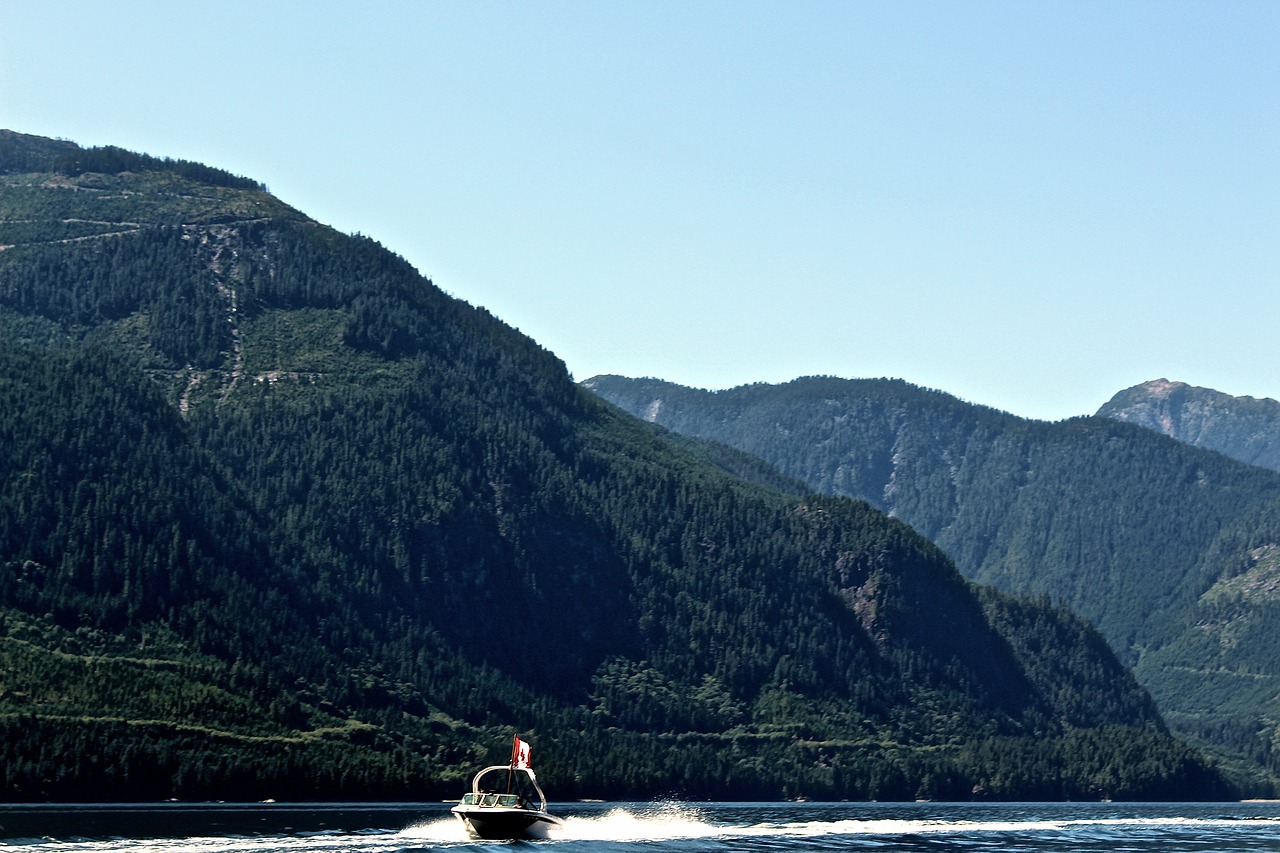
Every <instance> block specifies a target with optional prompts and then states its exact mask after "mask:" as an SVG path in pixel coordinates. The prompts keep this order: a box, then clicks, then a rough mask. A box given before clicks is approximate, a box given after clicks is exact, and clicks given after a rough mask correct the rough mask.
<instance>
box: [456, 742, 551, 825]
mask: <svg viewBox="0 0 1280 853" xmlns="http://www.w3.org/2000/svg"><path fill="white" fill-rule="evenodd" d="M529 752H530V749H529V744H528V743H526V742H525V741H522V740H521V739H520V738H519V737H516V738H515V742H514V743H512V745H511V761H510V762H509V763H507V764H495V765H493V766H490V767H486V768H484V769H483V770H481V771H480V772H479V773H477V774H476V775H475V776H474V777H473V778H472V779H471V790H470V791H468V792H467V793H465V794H463V795H462V799H461V800H460V801H459V802H458V804H457V805H456V806H454V807H453V808H452V809H450V811H452V812H453V813H454V814H456V815H457V816H458V819H459V820H461V821H462V825H463V826H465V827H466V830H467V834H468V835H470V836H471V837H472V838H483V839H518V838H546V837H547V834H548V830H550V829H552V828H554V827H558V826H560V825H561V824H562V823H563V821H562V820H561V819H560V818H558V817H556V816H555V815H553V814H551V813H549V812H548V811H547V797H546V794H544V793H542V788H541V786H539V785H538V777H537V776H535V775H534V773H533V768H532V767H531V766H530V764H529Z"/></svg>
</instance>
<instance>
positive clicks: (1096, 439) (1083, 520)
mask: <svg viewBox="0 0 1280 853" xmlns="http://www.w3.org/2000/svg"><path fill="white" fill-rule="evenodd" d="M582 384H583V386H584V387H586V388H589V389H591V390H592V391H594V392H595V393H597V394H600V395H601V396H602V397H604V398H605V399H606V400H609V401H610V402H613V403H615V404H616V405H619V406H621V407H622V408H623V409H625V410H626V411H629V412H631V413H633V414H635V415H637V416H639V417H643V418H647V419H648V420H650V421H652V422H654V423H657V424H659V425H662V426H665V427H667V428H669V429H672V430H675V431H677V432H680V433H683V434H687V435H693V436H698V437H702V438H708V439H713V440H716V441H723V442H725V443H727V444H731V445H733V446H735V447H738V448H740V449H742V450H745V451H747V452H749V453H754V454H757V455H759V456H760V457H762V458H764V459H765V460H767V461H769V462H771V463H773V464H774V465H775V466H777V467H778V468H779V469H780V470H781V471H782V472H783V473H785V474H788V475H790V476H793V477H796V478H798V479H800V480H801V481H803V482H804V483H806V484H807V485H808V486H809V487H810V488H812V489H814V490H815V491H818V492H821V493H826V494H837V495H845V496H849V497H859V498H862V499H863V500H867V501H869V502H871V503H872V504H873V505H875V506H877V507H879V508H880V509H882V510H884V511H885V512H887V513H889V514H891V515H892V516H894V517H896V518H900V519H902V520H903V521H905V522H907V523H909V524H911V525H912V526H913V527H914V528H915V529H916V530H918V531H920V532H921V533H922V534H924V535H925V536H926V537H928V538H929V539H930V540H932V541H934V542H936V543H937V544H938V545H939V546H940V547H942V548H943V550H945V551H946V552H947V553H948V554H949V555H950V556H951V557H952V558H953V559H954V560H955V561H956V563H957V565H958V567H959V568H960V569H961V571H962V572H963V573H964V574H965V575H966V576H967V577H970V578H972V579H974V580H977V581H979V582H982V583H988V584H992V585H994V586H996V587H998V588H1000V589H1003V590H1006V591H1009V592H1016V593H1022V594H1034V595H1047V596H1049V597H1050V598H1051V599H1052V600H1053V601H1055V602H1061V603H1063V604H1065V605H1066V606H1068V607H1070V608H1071V609H1072V610H1074V611H1076V612H1078V613H1080V614H1082V615H1083V616H1085V617H1086V618H1088V619H1089V620H1090V621H1091V622H1092V623H1093V624H1094V625H1096V626H1098V627H1099V628H1100V629H1101V631H1102V632H1103V634H1104V635H1105V636H1106V637H1107V638H1108V640H1109V641H1110V642H1111V643H1112V644H1113V646H1114V647H1115V648H1116V649H1117V651H1118V653H1119V654H1120V655H1121V656H1122V658H1123V659H1124V660H1125V661H1127V662H1130V663H1132V664H1133V665H1134V666H1135V672H1136V673H1137V674H1138V676H1139V678H1140V680H1141V681H1142V682H1143V683H1144V685H1146V686H1147V687H1148V688H1149V689H1150V690H1151V691H1152V693H1153V694H1154V695H1155V697H1156V699H1157V701H1158V702H1159V704H1160V707H1161V709H1162V711H1163V713H1164V714H1165V717H1166V719H1168V720H1169V722H1170V725H1171V726H1173V727H1174V729H1175V730H1176V731H1180V732H1183V733H1185V734H1188V735H1192V736H1195V737H1199V738H1203V739H1204V740H1205V741H1206V742H1210V743H1213V744H1215V745H1216V748H1218V749H1221V750H1222V751H1223V752H1224V753H1229V754H1231V755H1234V756H1235V757H1236V758H1237V759H1238V760H1239V761H1241V762H1243V763H1245V764H1249V765H1255V766H1256V765H1261V766H1262V767H1265V768H1267V770H1266V772H1267V773H1268V774H1272V777H1273V778H1274V774H1275V773H1277V771H1280V753H1277V751H1276V749H1275V747H1274V744H1275V743H1276V742H1277V740H1276V738H1277V736H1280V727H1278V726H1280V723H1278V722H1277V721H1280V699H1277V697H1278V696H1280V644H1278V643H1277V640H1276V638H1277V637H1280V597H1278V596H1277V595H1276V594H1275V593H1274V589H1275V585H1274V584H1273V583H1272V582H1271V580H1270V579H1271V577H1272V574H1273V573H1274V570H1275V560H1274V557H1273V553H1274V551H1275V549H1276V546H1277V543H1280V475H1277V474H1276V473H1275V472H1271V471H1268V470H1265V469H1262V468H1258V467H1255V466H1252V465H1246V464H1243V463H1240V462H1237V461H1234V460H1231V459H1229V458H1227V457H1225V456H1223V455H1220V454H1218V453H1213V452H1209V451H1206V450H1202V449H1200V448H1195V447H1191V446H1188V445H1185V444H1182V443H1180V442H1177V441H1175V440H1173V439H1171V438H1168V437H1166V436H1163V435H1157V434H1155V433H1153V432H1151V431H1150V430H1148V429H1145V428H1141V427H1138V426H1135V425H1132V424H1126V423H1121V422H1118V421H1115V420H1110V419H1107V418H1076V419H1072V420H1068V421H1063V422H1060V423H1046V422H1041V421H1029V420H1024V419H1022V418H1018V417H1015V416H1013V415H1010V414H1007V413H1004V412H999V411H996V410H994V409H988V408H984V407H981V406H974V405H971V404H968V403H964V402H962V401H960V400H958V399H957V398H955V397H952V396H950V395H948V394H945V393H942V392H938V391H929V390H925V389H922V388H918V387H915V386H912V385H910V384H908V383H906V382H902V381H900V380H883V379H880V380H875V379H867V380H845V379H835V378H830V377H810V378H805V379H798V380H795V381H793V382H789V383H784V384H781V385H767V384H756V385H746V386H742V387H739V388H732V389H728V390H724V391H715V392H712V391H703V390H698V389H691V388H686V387H682V386H679V385H675V384H673V383H668V382H663V381H661V380H655V379H629V378H625V377H617V376H598V377H593V378H590V379H587V380H585V381H583V383H582Z"/></svg>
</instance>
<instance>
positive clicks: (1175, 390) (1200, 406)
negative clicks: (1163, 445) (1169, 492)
mask: <svg viewBox="0 0 1280 853" xmlns="http://www.w3.org/2000/svg"><path fill="white" fill-rule="evenodd" d="M1098 415H1099V416H1101V417H1106V418H1112V419H1113V420H1118V421H1127V422H1128V423H1133V424H1137V425H1138V426H1143V427H1146V428H1147V429H1152V430H1155V431H1157V432H1162V433H1164V434H1165V435H1167V436H1170V437H1172V438H1176V439H1177V440H1178V441H1181V442H1184V443H1186V444H1193V445H1195V446H1197V447H1204V448H1207V449H1209V450H1216V451H1218V452H1219V453H1224V454H1226V455H1227V456H1230V457H1231V458H1233V459H1238V460H1239V461H1241V462H1248V463H1249V464H1250V465H1258V466H1261V467H1263V468H1270V469H1271V470H1273V471H1280V402H1277V401H1275V400H1270V399H1258V398H1255V397H1232V396H1231V395H1229V394H1223V393H1222V392H1220V391H1214V390H1213V389H1211V388H1197V387H1195V386H1192V385H1188V384H1187V383H1185V382H1170V381H1169V380H1168V379H1153V380H1151V381H1150V382H1144V383H1142V384H1141V385H1135V386H1134V387H1132V388H1127V389H1125V390H1124V391H1121V392H1120V393H1118V394H1116V395H1115V396H1114V397H1112V398H1111V400H1110V401H1108V402H1107V403H1106V404H1105V405H1104V406H1103V407H1102V408H1100V409H1099V410H1098Z"/></svg>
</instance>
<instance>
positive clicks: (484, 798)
mask: <svg viewBox="0 0 1280 853" xmlns="http://www.w3.org/2000/svg"><path fill="white" fill-rule="evenodd" d="M462 804H463V805H464V806H496V807H501V808H507V809H527V808H529V804H528V803H527V802H525V799H524V797H521V796H520V795H519V794H483V793H482V794H463V795H462Z"/></svg>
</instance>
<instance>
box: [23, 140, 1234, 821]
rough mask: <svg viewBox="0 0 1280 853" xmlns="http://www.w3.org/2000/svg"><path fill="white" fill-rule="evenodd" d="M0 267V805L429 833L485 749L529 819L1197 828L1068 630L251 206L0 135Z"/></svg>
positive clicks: (907, 533)
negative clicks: (681, 807)
mask: <svg viewBox="0 0 1280 853" xmlns="http://www.w3.org/2000/svg"><path fill="white" fill-rule="evenodd" d="M69 146H70V147H69ZM0 246H4V247H5V248H4V249H3V250H2V251H0V798H3V799H9V800H24V799H51V800H102V799H129V800H138V799H151V800H159V799H166V798H169V797H179V798H184V799H238V800H243V799H263V798H267V797H272V798H277V799H294V800H298V799H339V798H340V799H371V798H376V799H412V800H424V799H439V798H442V797H449V796H457V795H458V793H459V792H460V790H461V787H462V784H463V782H464V780H465V779H466V778H468V776H469V775H470V773H471V772H473V771H474V769H475V768H476V766H477V765H482V764H485V763H494V762H493V759H497V760H499V761H501V760H503V759H504V758H505V751H504V750H505V747H506V745H507V744H509V743H510V737H511V734H512V732H513V731H515V730H518V731H520V732H521V733H522V734H524V735H525V736H527V737H528V738H529V739H530V740H531V741H533V742H535V743H536V744H537V750H538V751H537V753H536V755H537V756H539V757H538V759H537V761H538V766H539V776H540V778H541V779H542V780H543V782H544V784H545V785H546V787H547V788H548V790H554V791H555V796H556V797H557V799H560V798H563V799H572V798H577V797H602V798H614V799H618V798H634V797H648V796H653V795H655V794H658V793H667V794H669V793H672V792H679V793H681V794H684V795H686V796H695V797H716V798H734V799H778V798H783V797H802V796H803V797H811V798H825V799H838V798H877V799H913V798H918V797H939V798H950V799H954V798H970V797H974V796H983V797H992V798H1003V799H1009V798H1022V799H1030V798H1039V799H1061V798H1071V799H1081V798H1094V799H1096V798H1099V797H1104V796H1111V797H1126V798H1146V799H1151V798H1156V799H1174V798H1187V797H1191V798H1205V797H1221V796H1224V795H1226V794H1228V793H1229V790H1228V788H1227V787H1226V785H1225V784H1224V782H1223V779H1222V777H1221V775H1220V774H1219V772H1218V771H1217V770H1216V769H1215V768H1213V767H1212V766H1210V765H1209V764H1208V763H1207V762H1206V760H1205V759H1204V757H1203V756H1202V755H1201V754H1200V753H1199V752H1198V751H1197V750H1196V749H1194V748H1191V747H1189V746H1187V745H1186V744H1185V743H1182V742H1180V741H1178V740H1177V739H1175V738H1173V737H1171V736H1170V735H1169V733H1168V731H1167V729H1166V726H1165V724H1164V721H1163V720H1162V719H1161V717H1160V714H1159V712H1158V711H1157V709H1156V707H1155V704H1154V702H1153V701H1152V699H1151V696H1150V695H1149V694H1148V693H1147V692H1146V691H1145V690H1143V689H1142V688H1141V687H1140V686H1139V685H1138V684H1137V682H1136V680H1135V679H1134V677H1133V675H1132V674H1131V673H1130V672H1128V671H1127V670H1126V669H1125V668H1124V667H1123V666H1122V665H1121V663H1120V662H1119V661H1118V660H1117V659H1116V657H1115V655H1114V654H1112V652H1111V651H1110V649H1109V648H1107V646H1106V644H1105V643H1104V642H1103V641H1102V639H1101V638H1100V636H1099V635H1098V634H1097V632H1096V631H1095V630H1094V629H1092V628H1091V627H1089V626H1088V625H1087V624H1085V623H1084V622H1083V621H1082V620H1080V619H1079V618H1078V617H1076V616H1074V615H1073V614H1071V613H1068V612H1066V611H1065V610H1063V609H1062V608H1059V607H1054V606H1052V605H1050V604H1049V603H1048V602H1045V601H1039V600H1032V599H1020V598H1013V597H1010V596H1006V595H1003V594H1000V593H997V592H996V591H994V590H992V589H987V588H981V587H977V586H975V585H973V584H970V583H968V582H966V581H965V580H964V579H963V578H962V577H961V576H960V575H959V574H958V573H957V571H956V569H955V566H954V565H953V564H952V562H951V561H950V560H949V559H948V558H947V557H946V556H945V555H944V554H943V553H942V552H941V551H940V550H939V549H938V548H937V547H935V546H934V545H933V544H931V543H929V542H927V541H926V540H924V539H923V538H922V537H920V536H919V535H918V534H917V533H915V532H914V531H912V530H911V529H910V528H909V527H907V526H906V525H905V524H903V523H901V522H899V521H895V520H893V519H890V518H887V517H886V516H885V515H884V514H883V513H881V512H879V511H878V510H876V509H874V508H873V507H871V506H870V505H868V504H867V503H865V502H862V501H855V500H848V499H844V498H838V497H824V496H817V495H812V494H796V491H798V489H797V488H795V486H794V480H793V479H791V478H788V477H787V476H785V475H783V474H780V473H779V472H778V471H776V470H774V469H773V468H771V466H769V465H768V464H766V463H762V462H759V461H758V460H756V459H755V458H753V457H749V456H747V455H745V454H743V453H742V452H741V451H735V450H732V449H730V448H727V447H725V446H723V445H718V444H712V443H708V442H705V441H700V440H699V441H694V440H690V439H675V438H673V437H672V435H671V434H670V433H668V432H667V431H665V430H661V429H659V428H656V427H654V426H652V425H650V424H645V423H643V422H641V421H639V420H637V419H635V418H632V417H630V416H628V415H625V414H624V413H622V412H621V411H619V410H618V409H617V408H615V407H613V406H610V405H608V404H606V403H604V402H602V401H601V400H599V399H598V398H597V397H595V396H594V395H592V394H590V393H588V392H587V391H585V390H583V389H581V388H579V387H577V386H576V385H575V384H574V383H573V381H572V379H571V378H570V376H569V375H568V372H567V371H566V370H565V367H564V364H563V363H562V362H560V361H559V359H557V358H556V357H555V356H554V355H553V354H552V353H550V352H548V351H547V350H545V349H544V348H543V347H541V346H539V345H538V344H537V343H536V342H535V341H533V340H531V339H529V338H528V337H526V336H524V335H522V334H520V333H519V332H517V331H516V330H514V329H512V328H511V327H510V326H508V325H506V324H504V323H502V322H500V321H499V320H497V319H495V318H494V317H492V316H491V315H490V314H489V313H488V312H486V311H484V310H483V309H480V308H476V307H474V306H471V305H468V304H466V303H465V302H462V301H461V300H458V299H455V298H453V297H450V296H448V295H447V294H445V293H444V292H443V291H441V290H440V289H439V288H437V287H436V286H435V285H434V284H433V283H432V282H431V281H429V280H428V279H426V278H424V277H423V276H421V275H420V274H419V273H418V272H417V271H416V270H414V269H413V268H412V267H411V266H410V265H409V264H408V263H406V262H405V261H404V259H403V258H400V257H398V256H396V255H395V254H393V253H391V252H389V251H387V250H386V249H384V248H383V247H382V246H380V245H378V244H377V243H376V242H374V241H373V240H370V239H367V238H364V237H359V236H350V235H344V234H340V233H338V232H336V231H334V230H333V229H331V228H327V227H325V226H322V225H320V224H318V223H316V222H315V221H314V220H312V219H310V218H309V217H307V216H306V215H305V214H303V213H301V212H299V211H297V210H295V209H293V208H291V207H289V206H288V205H286V204H284V203H283V202H281V201H280V200H279V199H276V198H274V197H273V196H271V195H270V194H269V193H267V192H266V191H265V190H264V189H263V188H262V186H261V184H259V183H257V182H256V181H252V180H250V179H246V178H242V177H239V176H235V175H231V174H229V173H226V172H223V171H221V170H217V169H213V168H210V167H205V166H202V165H201V164H194V163H189V162H187V161H180V160H169V159H163V158H156V157H151V156H147V155H141V154H134V153H132V152H127V151H122V150H121V149H115V148H112V147H106V148H99V149H88V150H81V149H79V147H78V146H75V145H74V144H72V143H66V142H64V141H56V140H42V139H40V138H38V137H30V136H23V135H21V134H13V133H11V132H0ZM743 478H746V479H743Z"/></svg>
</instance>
